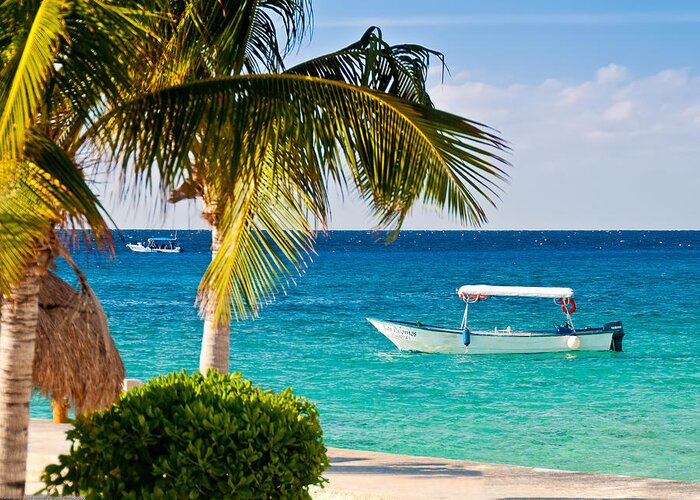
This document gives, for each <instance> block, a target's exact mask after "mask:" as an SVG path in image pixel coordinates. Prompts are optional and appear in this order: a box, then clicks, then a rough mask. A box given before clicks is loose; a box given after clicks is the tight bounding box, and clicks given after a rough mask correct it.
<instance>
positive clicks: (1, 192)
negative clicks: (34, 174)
mask: <svg viewBox="0 0 700 500" xmlns="http://www.w3.org/2000/svg"><path fill="white" fill-rule="evenodd" d="M10 161H11V160H6V165H4V167H5V168H6V169H8V170H12V171H13V172H15V173H16V174H17V178H19V177H20V176H19V174H18V171H21V170H25V169H26V168H27V165H25V164H22V163H20V162H18V161H12V165H8V164H7V162H10ZM56 222H57V220H56V218H55V213H54V212H53V210H51V209H50V208H49V207H47V206H46V204H44V203H43V202H42V200H41V199H40V198H39V197H38V196H37V195H36V193H35V191H34V190H33V189H31V188H30V187H29V186H28V185H27V184H26V183H25V182H24V181H15V182H13V183H12V184H4V185H2V189H0V295H8V294H9V293H10V290H11V287H12V285H14V284H15V283H17V282H18V281H19V280H20V279H21V278H22V276H23V274H24V270H25V268H26V264H27V262H28V261H29V259H30V258H32V257H33V256H34V255H35V251H36V249H37V242H39V241H40V240H41V239H42V238H43V236H44V235H45V234H46V233H47V232H48V231H49V230H50V229H51V228H52V227H53V224H54V223H56Z"/></svg>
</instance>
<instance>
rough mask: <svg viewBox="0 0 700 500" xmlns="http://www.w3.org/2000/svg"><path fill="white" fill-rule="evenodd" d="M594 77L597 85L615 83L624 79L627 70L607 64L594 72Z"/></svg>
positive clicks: (616, 65)
mask: <svg viewBox="0 0 700 500" xmlns="http://www.w3.org/2000/svg"><path fill="white" fill-rule="evenodd" d="M595 76H596V82H598V83H616V82H619V81H622V80H624V79H625V76H627V70H626V69H625V67H624V66H620V65H618V64H608V65H607V66H605V67H604V68H600V69H599V70H598V71H596V74H595Z"/></svg>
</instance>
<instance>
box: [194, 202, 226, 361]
mask: <svg viewBox="0 0 700 500" xmlns="http://www.w3.org/2000/svg"><path fill="white" fill-rule="evenodd" d="M208 208H211V207H208V206H207V203H206V202H205V207H204V212H205V214H211V213H212V212H211V211H209V210H208ZM210 221H211V258H212V259H214V257H216V254H217V253H218V252H219V248H220V247H221V239H220V238H219V230H218V227H217V225H218V219H217V217H215V216H214V217H210ZM209 298H211V297H209ZM209 298H208V299H209ZM216 307H217V301H216V300H215V299H213V298H211V300H207V301H206V308H205V311H204V335H203V336H202V352H201V354H200V356H199V371H200V372H201V373H204V374H206V373H207V370H208V369H209V368H216V369H217V370H219V372H220V373H226V372H228V368H229V344H230V338H231V324H230V322H228V321H219V323H218V324H216V322H215V320H214V316H215V311H216Z"/></svg>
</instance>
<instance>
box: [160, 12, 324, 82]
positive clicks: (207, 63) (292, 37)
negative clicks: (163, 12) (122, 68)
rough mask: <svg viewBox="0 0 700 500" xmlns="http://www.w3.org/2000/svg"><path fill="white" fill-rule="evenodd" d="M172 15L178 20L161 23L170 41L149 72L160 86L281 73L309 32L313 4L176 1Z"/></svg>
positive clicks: (164, 36)
mask: <svg viewBox="0 0 700 500" xmlns="http://www.w3.org/2000/svg"><path fill="white" fill-rule="evenodd" d="M170 13H171V17H172V18H174V20H175V22H174V23H170V22H165V23H162V24H161V26H160V30H161V31H160V36H161V37H162V38H163V39H164V40H165V44H164V45H163V48H162V51H161V53H160V54H159V55H157V56H155V57H156V59H157V62H156V64H155V65H154V67H153V68H154V71H153V72H152V73H151V75H150V76H149V77H150V78H151V81H152V83H153V84H155V85H156V87H157V86H158V85H160V86H163V85H164V84H166V85H167V84H170V85H172V84H177V83H182V82H185V81H193V80H197V79H202V78H207V77H210V76H226V75H231V74H240V73H241V72H243V71H247V72H249V73H254V72H258V71H260V70H268V71H277V70H278V69H279V68H281V67H283V58H284V55H285V54H286V53H287V52H288V51H289V50H290V49H291V48H292V47H294V45H295V44H296V43H298V42H299V41H300V40H301V39H302V38H303V37H304V34H305V33H306V32H307V30H308V26H309V23H310V18H311V3H310V1H309V0H242V1H241V0H220V1H217V2H211V1H208V0H193V1H190V2H173V6H172V8H171V10H170ZM280 41H282V44H280ZM151 88H153V87H151Z"/></svg>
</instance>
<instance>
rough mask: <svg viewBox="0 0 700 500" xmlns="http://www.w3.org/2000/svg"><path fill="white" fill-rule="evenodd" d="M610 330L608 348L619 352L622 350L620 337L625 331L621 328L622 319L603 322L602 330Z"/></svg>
mask: <svg viewBox="0 0 700 500" xmlns="http://www.w3.org/2000/svg"><path fill="white" fill-rule="evenodd" d="M610 330H612V332H613V334H612V341H611V342H610V350H611V351H616V352H621V351H622V339H623V337H624V336H625V331H624V330H623V329H622V321H612V322H610V323H605V325H603V331H606V332H608V331H610Z"/></svg>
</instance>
